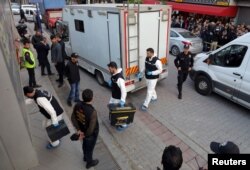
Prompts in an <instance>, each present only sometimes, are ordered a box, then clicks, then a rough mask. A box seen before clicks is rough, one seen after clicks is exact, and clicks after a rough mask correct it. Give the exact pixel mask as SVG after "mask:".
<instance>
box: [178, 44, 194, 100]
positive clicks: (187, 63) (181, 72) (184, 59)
mask: <svg viewBox="0 0 250 170" xmlns="http://www.w3.org/2000/svg"><path fill="white" fill-rule="evenodd" d="M193 63H194V59H193V55H192V54H191V52H189V45H187V44H186V45H184V51H183V52H182V53H180V54H179V55H178V56H177V57H176V59H175V60H174V64H175V66H176V68H177V70H178V77H177V79H178V84H177V87H178V91H179V95H178V99H182V84H183V82H184V81H186V79H187V76H188V72H189V71H191V69H192V67H193Z"/></svg>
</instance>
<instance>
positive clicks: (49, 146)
mask: <svg viewBox="0 0 250 170" xmlns="http://www.w3.org/2000/svg"><path fill="white" fill-rule="evenodd" d="M59 145H60V143H59V144H58V145H57V146H52V145H51V143H48V144H47V145H46V149H48V150H50V149H55V148H57V147H58V146H59Z"/></svg>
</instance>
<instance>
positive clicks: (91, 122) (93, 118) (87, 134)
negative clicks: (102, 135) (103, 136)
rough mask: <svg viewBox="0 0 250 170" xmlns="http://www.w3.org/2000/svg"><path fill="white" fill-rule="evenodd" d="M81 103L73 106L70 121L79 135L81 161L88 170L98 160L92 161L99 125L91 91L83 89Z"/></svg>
mask: <svg viewBox="0 0 250 170" xmlns="http://www.w3.org/2000/svg"><path fill="white" fill-rule="evenodd" d="M82 99H83V102H79V103H77V104H76V105H75V107H74V109H73V113H72V115H71V121H72V123H73V125H74V127H75V128H76V130H77V133H78V134H79V135H80V137H79V139H83V143H82V149H83V155H84V158H83V160H84V161H86V162H87V164H86V168H87V169H89V168H91V167H93V166H96V165H97V164H98V163H99V161H98V159H95V160H93V158H92V156H93V151H94V147H95V144H96V140H97V137H98V133H99V123H98V118H97V112H96V110H95V108H94V107H93V106H92V101H93V91H92V90H90V89H85V90H84V91H83V92H82Z"/></svg>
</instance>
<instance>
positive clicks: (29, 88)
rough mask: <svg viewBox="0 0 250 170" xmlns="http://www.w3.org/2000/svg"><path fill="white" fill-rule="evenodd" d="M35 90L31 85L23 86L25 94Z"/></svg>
mask: <svg viewBox="0 0 250 170" xmlns="http://www.w3.org/2000/svg"><path fill="white" fill-rule="evenodd" d="M33 91H34V89H33V87H30V86H25V87H23V93H24V95H26V94H28V93H32V92H33Z"/></svg>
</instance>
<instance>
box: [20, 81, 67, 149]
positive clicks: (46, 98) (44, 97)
mask: <svg viewBox="0 0 250 170" xmlns="http://www.w3.org/2000/svg"><path fill="white" fill-rule="evenodd" d="M23 92H24V95H25V96H26V97H28V98H30V99H33V100H34V101H35V102H36V104H37V106H38V107H39V110H40V112H41V114H43V115H44V117H46V120H45V121H44V123H43V125H44V127H48V126H50V125H53V126H54V127H58V126H59V121H60V120H62V119H63V117H62V113H63V109H62V107H61V106H60V104H59V103H58V101H57V100H56V98H55V97H54V96H53V95H52V94H51V93H49V92H48V91H45V90H34V89H33V88H32V87H29V86H25V87H23ZM26 102H28V101H27V100H26ZM27 104H28V103H27ZM59 144H60V141H59V140H57V141H54V142H52V141H51V140H50V139H49V143H48V144H47V146H46V147H47V149H53V148H55V147H57V146H59Z"/></svg>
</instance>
